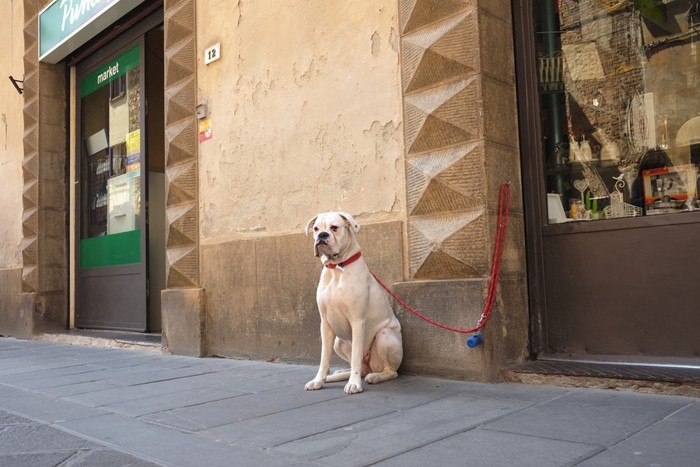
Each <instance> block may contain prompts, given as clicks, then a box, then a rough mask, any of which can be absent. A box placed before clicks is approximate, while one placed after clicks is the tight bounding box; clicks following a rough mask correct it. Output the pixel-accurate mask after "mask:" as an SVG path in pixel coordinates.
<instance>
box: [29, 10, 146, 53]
mask: <svg viewBox="0 0 700 467" xmlns="http://www.w3.org/2000/svg"><path fill="white" fill-rule="evenodd" d="M142 2H143V0H55V1H54V2H53V3H51V4H50V5H49V6H47V7H46V8H44V9H43V10H42V11H41V12H40V13H39V60H40V61H42V62H47V63H58V62H59V61H61V60H63V59H64V58H65V57H66V55H68V54H69V53H71V52H73V51H74V50H76V49H77V48H78V47H80V46H82V45H83V44H85V43H86V42H87V41H89V40H90V39H91V38H93V37H94V36H95V35H97V34H99V33H100V32H102V31H103V30H104V29H105V28H106V27H107V26H109V25H110V24H112V23H113V22H115V21H116V20H118V19H119V18H121V17H122V16H124V14H126V13H128V12H129V11H131V10H132V9H133V8H134V7H136V6H137V5H139V4H140V3H142Z"/></svg>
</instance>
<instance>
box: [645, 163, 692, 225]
mask: <svg viewBox="0 0 700 467" xmlns="http://www.w3.org/2000/svg"><path fill="white" fill-rule="evenodd" d="M642 180H643V185H644V207H645V209H646V212H647V214H648V215H653V214H665V213H673V212H680V211H683V210H685V209H686V202H687V200H688V198H689V197H690V198H691V199H694V198H695V197H696V193H695V191H696V186H695V183H696V180H697V168H696V167H695V166H694V165H693V164H685V165H676V166H670V167H659V168H656V169H649V170H644V171H642Z"/></svg>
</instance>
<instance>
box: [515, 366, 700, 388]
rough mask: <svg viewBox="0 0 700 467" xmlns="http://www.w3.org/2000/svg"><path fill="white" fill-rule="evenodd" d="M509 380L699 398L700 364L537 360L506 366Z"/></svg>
mask: <svg viewBox="0 0 700 467" xmlns="http://www.w3.org/2000/svg"><path fill="white" fill-rule="evenodd" d="M503 378H504V379H505V380H506V381H509V382H519V383H527V384H552V385H556V386H572V387H588V388H601V389H603V388H604V389H620V390H625V389H626V390H633V391H639V392H651V393H658V394H676V395H687V396H694V397H700V367H695V366H676V365H654V364H632V363H619V362H595V361H589V362H584V361H567V360H546V359H541V360H534V361H529V362H525V363H520V364H517V365H512V366H510V367H507V368H506V369H505V370H504V371H503Z"/></svg>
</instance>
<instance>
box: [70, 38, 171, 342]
mask: <svg viewBox="0 0 700 467" xmlns="http://www.w3.org/2000/svg"><path fill="white" fill-rule="evenodd" d="M146 28H147V27H146V26H141V30H142V31H143V30H144V29H146ZM137 34H138V33H133V32H132V35H131V37H130V38H126V37H121V36H120V38H118V39H117V40H115V41H113V43H111V44H109V45H108V46H105V47H104V48H103V49H101V50H98V51H96V52H94V53H93V54H92V55H91V56H90V57H89V58H87V59H86V60H84V61H82V62H80V63H79V64H78V65H77V66H76V77H77V79H76V88H77V89H76V95H77V99H76V100H77V105H76V117H75V125H76V126H75V128H76V136H77V142H78V144H77V149H76V158H77V160H76V164H75V167H76V178H77V181H78V188H77V190H76V201H77V206H76V216H75V218H76V224H77V225H76V234H77V235H76V243H77V244H76V307H75V326H76V327H78V328H93V329H113V330H126V331H139V332H146V331H147V332H158V331H160V329H161V315H160V290H161V289H163V288H164V284H165V230H164V224H165V211H164V210H165V201H164V191H165V176H164V166H165V163H164V133H163V131H164V130H163V126H164V123H163V115H164V113H163V28H162V26H156V27H155V28H151V29H148V30H146V31H145V32H141V33H140V34H139V35H137Z"/></svg>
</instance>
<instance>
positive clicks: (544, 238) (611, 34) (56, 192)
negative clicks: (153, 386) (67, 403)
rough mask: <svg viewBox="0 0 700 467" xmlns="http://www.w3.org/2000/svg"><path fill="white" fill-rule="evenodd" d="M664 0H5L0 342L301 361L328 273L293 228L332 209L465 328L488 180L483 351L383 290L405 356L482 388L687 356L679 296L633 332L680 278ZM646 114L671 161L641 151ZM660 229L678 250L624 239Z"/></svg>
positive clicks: (686, 149)
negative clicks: (529, 374) (130, 343)
mask: <svg viewBox="0 0 700 467" xmlns="http://www.w3.org/2000/svg"><path fill="white" fill-rule="evenodd" d="M569 3H570V4H569ZM672 3H673V5H672V7H673V8H671V7H669V8H664V9H663V15H662V16H661V14H660V13H659V12H657V11H656V10H651V11H646V10H645V11H642V10H640V9H639V8H637V7H635V6H634V2H631V1H630V2H621V4H620V5H622V6H619V5H618V6H615V5H608V4H607V2H597V1H593V0H590V1H579V2H566V1H557V2H548V1H534V0H533V1H522V2H513V3H511V2H509V1H506V0H503V1H501V0H481V1H475V0H463V1H462V0H454V1H435V0H410V1H409V0H376V1H375V0H373V1H332V2H328V1H322V0H307V1H302V0H295V1H286V2H277V1H272V0H270V1H267V0H263V1H256V2H220V3H217V4H214V5H212V4H211V3H210V2H203V1H197V0H180V1H165V2H160V1H143V0H112V1H107V0H105V1H101V2H89V1H78V0H73V1H72V2H71V1H69V0H68V1H66V0H57V1H55V2H42V1H38V2H37V1H24V2H17V3H11V4H9V5H5V6H3V7H2V8H3V9H4V10H5V11H3V13H5V14H3V18H4V19H3V22H4V23H5V24H6V27H4V28H3V32H2V34H4V35H5V36H7V37H6V44H11V50H12V53H11V54H4V55H3V57H2V58H1V59H0V60H2V63H3V68H4V69H5V68H6V69H8V70H9V74H10V75H11V79H10V81H11V82H10V83H6V85H5V86H3V87H0V98H1V99H2V106H3V108H2V110H1V111H2V114H3V123H4V125H5V130H6V131H5V142H4V147H3V148H0V150H1V151H2V152H0V154H2V159H1V162H2V170H3V179H4V180H6V183H5V184H4V186H2V187H0V203H2V206H3V208H4V209H3V211H4V212H5V213H6V214H7V221H6V222H3V225H2V228H1V229H0V236H2V247H1V248H0V261H2V263H0V268H1V269H0V334H4V335H13V336H19V337H32V336H36V335H39V334H41V333H43V332H48V331H60V330H65V329H73V328H78V329H81V328H84V329H114V330H128V331H137V332H162V336H163V341H164V344H165V345H166V346H167V348H168V349H169V350H170V351H171V352H173V353H178V354H188V355H198V356H224V357H234V358H251V359H266V360H280V361H294V362H305V363H315V362H316V361H317V358H318V353H319V351H320V341H319V335H318V324H319V318H318V313H317V309H316V304H315V287H316V281H317V279H318V275H319V274H320V268H321V265H320V263H319V262H318V260H317V259H315V258H314V257H313V253H312V245H311V240H310V239H309V238H308V237H306V236H305V234H304V227H305V226H306V223H307V221H308V220H309V219H310V218H312V217H313V216H315V214H316V213H318V212H323V211H331V210H343V211H346V212H349V213H351V214H352V215H353V216H354V217H355V219H356V220H357V221H358V222H359V223H360V224H361V226H362V227H361V230H360V232H359V239H360V243H361V244H362V246H363V255H364V256H365V258H366V259H367V262H368V264H369V266H370V269H372V270H373V272H374V273H375V274H376V275H377V276H378V277H380V278H381V279H382V280H383V281H384V282H385V283H387V284H389V285H390V287H391V288H392V290H393V291H394V292H395V293H396V294H397V295H399V296H400V297H402V298H403V299H404V300H405V301H406V302H408V303H410V304H411V305H413V306H414V307H415V308H417V309H418V310H421V312H423V313H424V314H426V315H429V316H431V317H432V318H433V319H436V320H437V321H440V322H443V323H445V324H448V325H451V326H455V327H459V328H471V327H473V326H474V325H476V324H477V323H478V322H479V320H480V317H481V315H482V312H483V311H484V306H485V303H486V301H487V295H488V290H489V286H490V275H491V268H492V263H493V258H494V248H495V241H496V233H497V230H498V214H499V193H500V191H501V187H502V186H503V184H504V183H508V184H509V185H508V186H509V187H510V190H511V194H512V199H511V203H510V209H509V213H508V232H507V236H506V238H505V246H504V252H503V261H502V266H501V271H500V279H499V283H498V288H497V294H496V297H495V301H494V305H493V311H492V313H491V315H490V320H489V321H488V323H487V324H486V326H485V327H484V328H483V330H482V333H483V335H484V344H483V345H481V346H478V347H476V348H468V347H467V346H466V345H465V338H466V337H468V335H466V336H465V335H463V334H459V333H453V332H450V331H446V330H444V329H440V328H437V327H434V326H431V325H429V324H428V323H426V322H424V321H421V320H420V319H418V318H417V317H415V316H414V315H412V314H410V313H409V312H408V311H406V310H404V309H403V308H402V307H400V306H398V305H396V306H395V310H396V313H397V315H398V317H399V320H400V321H401V323H402V327H403V334H404V350H405V358H404V363H403V366H402V371H404V372H407V373H419V374H426V375H436V376H446V377H451V378H462V379H472V380H480V381H495V380H497V379H498V378H499V375H500V372H501V371H502V370H503V369H504V368H506V367H507V366H509V365H510V364H513V363H518V362H522V361H525V360H527V359H528V358H530V357H532V356H535V357H540V358H543V357H544V358H546V357H548V356H550V357H552V356H561V355H562V354H566V355H574V356H576V357H580V358H599V357H601V356H607V357H609V356H615V358H623V359H628V360H632V361H635V362H645V361H647V360H648V359H650V358H654V359H658V358H663V359H669V358H675V359H684V360H693V358H694V357H697V356H698V349H697V348H696V346H697V344H696V341H697V339H693V337H696V335H695V332H694V331H691V330H689V329H688V326H693V325H695V324H696V323H697V320H698V318H697V313H695V312H694V310H695V309H696V308H697V306H696V303H697V302H698V301H697V300H696V297H694V296H693V293H696V292H688V293H683V294H676V295H673V294H666V295H665V297H666V298H665V300H666V301H670V303H671V305H672V306H673V307H676V308H678V312H677V313H678V316H677V318H676V320H675V324H674V326H675V327H673V326H672V327H669V328H667V329H663V330H662V331H663V333H665V334H664V337H662V338H661V339H660V340H658V342H662V344H655V345H652V346H650V347H649V346H647V347H646V348H641V349H640V347H639V345H640V343H642V342H644V339H645V338H646V336H648V335H649V333H650V332H652V333H653V332H656V333H658V331H659V329H660V328H659V327H658V326H655V327H652V326H651V325H649V326H645V325H644V324H643V323H644V322H645V321H646V320H651V319H653V318H654V317H655V316H658V315H657V314H658V313H659V309H658V308H657V303H656V302H653V300H651V299H652V298H654V297H656V298H658V297H659V295H658V293H657V292H655V294H652V292H651V290H649V287H648V286H649V281H650V280H653V281H654V283H655V284H657V285H658V286H659V287H676V286H680V287H681V288H682V289H684V290H691V289H685V288H686V287H687V286H689V285H690V284H691V283H692V281H693V280H694V279H693V274H692V272H693V270H694V268H697V266H696V265H697V262H692V261H690V260H689V258H696V259H697V257H698V256H699V255H700V253H699V250H698V247H697V246H696V245H695V243H696V242H694V241H693V240H692V232H694V231H695V230H696V229H697V227H696V225H697V222H698V221H700V218H697V215H698V214H697V213H695V212H692V211H694V210H695V208H696V207H697V206H696V205H695V204H694V202H695V193H696V191H694V190H695V189H694V188H693V189H692V190H691V189H690V187H691V185H692V186H693V187H694V186H695V185H693V184H691V183H690V182H689V180H690V177H692V176H695V177H696V175H695V174H696V172H695V171H694V168H695V167H696V165H697V163H698V161H696V160H695V158H696V156H697V155H696V154H695V152H696V149H697V144H696V141H697V139H696V138H697V137H698V133H697V131H698V130H697V127H696V124H694V123H692V118H693V117H694V116H693V109H696V110H697V103H698V102H700V100H698V96H697V91H696V90H695V92H693V89H694V88H693V84H692V83H697V79H698V76H699V75H698V72H697V67H695V68H693V67H692V66H690V65H688V66H683V65H680V64H679V63H677V62H675V61H674V58H676V57H677V56H678V54H685V55H682V57H683V58H684V60H685V61H683V62H682V63H694V62H692V61H691V62H687V60H694V59H695V58H694V57H695V55H694V52H692V51H694V50H695V49H694V47H695V41H696V40H697V37H696V35H697V28H696V26H695V24H696V23H697V21H696V22H695V23H694V22H693V21H695V17H696V14H695V13H693V12H694V10H693V8H696V7H697V3H696V2H693V1H678V2H672ZM681 4H682V5H681ZM686 7H687V8H686ZM684 15H685V16H684ZM650 18H652V19H653V21H652V19H650ZM8 22H9V24H7V23H8ZM650 24H651V26H650ZM669 25H671V26H672V27H673V28H676V29H677V30H676V29H673V30H672V31H669V29H670V28H671V26H669ZM658 28H660V29H658ZM657 29H658V30H657ZM543 38H546V39H545V40H543ZM552 38H554V39H552ZM671 39H673V40H671ZM649 43H658V44H659V45H658V46H657V47H652V48H645V47H646V46H647V45H648V44H649ZM669 44H677V45H669ZM662 45H663V47H662ZM660 48H663V50H660ZM652 49H653V52H654V53H653V54H652V55H655V57H656V58H650V57H649V55H648V52H649V51H650V50H652ZM657 52H658V53H657ZM620 57H624V58H620ZM655 63H659V66H658V67H656V68H653V67H654V66H655ZM667 63H675V64H674V65H673V66H672V67H670V66H669V67H668V68H664V67H665V66H666V65H665V64H667ZM659 70H666V71H668V72H669V73H673V74H674V76H678V75H682V76H684V77H685V80H686V81H684V83H686V84H684V85H683V87H682V89H681V88H680V87H679V86H678V85H675V84H674V85H673V86H671V87H669V85H668V81H667V80H666V79H665V78H664V77H663V76H661V73H660V72H659ZM693 80H695V81H693ZM695 89H696V88H695ZM20 92H21V93H20ZM684 93H685V94H684ZM681 96H684V97H683V98H680V97H681ZM693 103H694V104H693ZM693 105H695V107H693ZM657 115H664V117H663V121H664V122H665V124H664V126H663V128H664V131H665V132H666V133H664V134H665V136H664V137H665V138H666V141H667V142H666V143H665V144H667V145H668V144H669V143H668V141H670V140H671V138H673V139H674V142H673V151H671V150H669V151H667V152H671V153H672V154H671V156H672V158H673V157H676V156H677V157H676V159H673V161H674V163H673V164H667V165H666V166H661V165H657V166H654V167H647V166H644V167H642V166H643V165H644V164H643V162H644V160H646V158H643V157H642V156H643V155H645V154H646V153H652V152H654V151H655V150H657V149H658V148H659V147H661V146H662V144H661V137H659V138H657V139H652V138H651V136H650V134H649V133H650V132H649V131H648V128H650V127H651V126H654V127H656V126H657V123H658V121H659V118H657ZM671 115H673V117H671ZM652 120H653V122H654V125H651V124H650V122H651V121H652ZM681 120H683V121H681ZM686 121H688V122H690V123H688V124H687V125H686V126H683V125H684V124H685V122H686ZM669 122H670V123H669ZM645 129H646V131H645ZM633 131H634V134H633V133H632V132H633ZM640 135H641V136H640ZM683 138H685V139H683ZM623 143H624V144H623ZM667 147H668V146H667ZM676 149H678V150H677V151H676ZM656 152H658V151H656ZM643 159H644V160H643ZM649 159H650V158H649ZM662 167H666V171H665V172H664V171H663V170H659V169H661V168H662ZM673 167H684V168H680V169H678V168H673ZM650 170H651V172H649V171H650ZM654 170H656V171H654ZM645 171H646V172H645ZM591 174H592V175H591ZM623 176H624V177H623ZM613 177H616V178H613ZM625 177H626V178H625ZM679 177H685V178H684V179H683V180H681V179H680V178H679ZM696 178H697V177H696ZM696 178H695V179H693V182H694V183H695V182H696ZM618 179H619V180H618ZM620 180H626V181H627V183H628V185H627V186H628V187H631V186H632V185H633V184H634V183H635V181H637V180H638V181H639V183H640V184H639V186H640V188H639V191H638V192H633V191H632V190H631V189H630V188H627V189H621V190H618V191H616V187H617V186H619V185H617V182H618V181H620ZM664 182H667V184H670V185H671V186H669V187H668V188H665V189H666V190H667V191H665V192H663V193H660V192H659V190H657V191H656V192H653V193H652V192H650V191H649V190H650V188H647V192H644V189H643V187H644V184H645V183H646V184H647V185H649V187H651V186H652V185H653V186H654V187H656V185H657V184H659V183H660V185H659V186H663V184H664ZM681 182H683V183H684V184H683V187H679V184H680V183H681ZM674 183H675V186H673V185H674ZM584 184H585V186H584ZM618 193H619V195H618ZM638 193H641V196H638V199H637V198H635V196H636V194H638ZM635 203H636V204H635ZM654 203H656V204H654ZM664 203H666V204H664ZM564 206H566V209H564ZM634 208H637V209H634ZM654 211H656V212H654ZM681 211H682V212H681ZM689 211H691V212H689ZM656 214H663V215H656ZM588 221H590V222H588ZM669 232H670V233H669ZM669 235H670V237H669ZM671 237H672V238H673V239H677V240H673V241H680V242H682V243H680V244H678V245H677V246H678V249H676V248H669V249H666V250H663V251H656V250H655V249H649V250H650V251H647V250H645V254H643V255H640V254H639V250H633V249H631V247H629V245H630V244H631V243H632V244H634V242H639V241H653V242H658V241H662V240H663V239H666V240H668V239H669V238H671ZM652 250H653V251H652ZM611 252H614V253H615V255H611ZM632 259H634V260H635V261H636V262H634V261H632ZM620 268H622V271H620ZM640 268H641V269H643V270H653V271H657V270H663V271H666V272H671V271H678V272H680V276H681V278H679V277H678V275H674V276H673V277H671V276H668V275H660V276H659V275H653V276H648V275H646V276H644V277H642V278H641V281H640V278H639V276H638V275H637V276H635V275H634V273H635V272H637V271H639V270H640ZM679 268H680V269H679ZM618 276H619V277H618ZM623 276H624V277H623ZM621 278H622V279H623V280H622V283H621V284H620V285H618V286H614V284H613V283H614V282H615V281H616V280H619V279H621ZM659 280H662V281H665V282H659ZM678 281H680V282H678ZM684 281H687V282H684ZM606 285H607V286H608V287H604V286H606ZM692 290H694V289H692ZM619 297H624V299H625V300H627V301H626V302H625V301H624V300H623V299H621V298H619ZM650 303H653V305H650ZM659 303H660V302H659ZM613 314H614V315H615V317H613ZM639 316H643V319H641V320H640V319H638V318H639ZM640 323H641V324H640ZM616 326H617V327H616ZM627 328H630V329H632V332H630V331H629V329H627ZM697 328H698V327H697V326H696V327H695V329H697ZM591 329H596V330H600V329H607V330H606V331H605V332H598V333H592V334H591V332H590V331H591ZM679 330H683V331H684V332H685V334H684V338H685V340H679V339H678V335H677V334H676V335H675V336H674V333H676V332H677V331H679ZM628 335H629V337H623V338H622V339H620V336H628ZM657 337H658V336H657ZM618 340H620V341H622V342H625V344H624V345H618V346H615V345H613V344H612V343H613V342H616V341H618Z"/></svg>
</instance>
